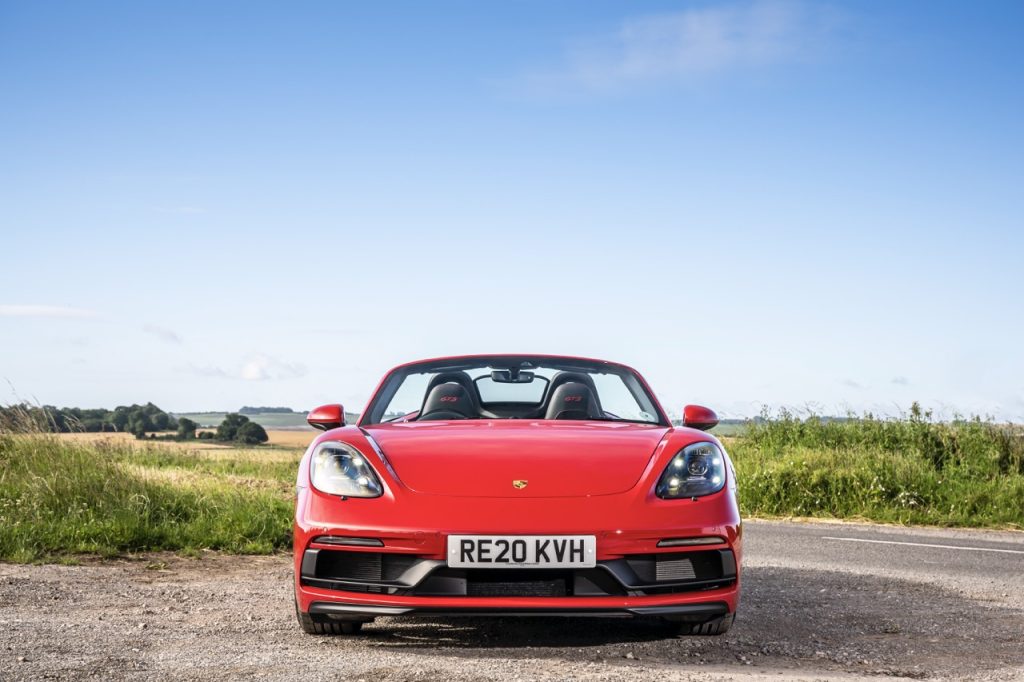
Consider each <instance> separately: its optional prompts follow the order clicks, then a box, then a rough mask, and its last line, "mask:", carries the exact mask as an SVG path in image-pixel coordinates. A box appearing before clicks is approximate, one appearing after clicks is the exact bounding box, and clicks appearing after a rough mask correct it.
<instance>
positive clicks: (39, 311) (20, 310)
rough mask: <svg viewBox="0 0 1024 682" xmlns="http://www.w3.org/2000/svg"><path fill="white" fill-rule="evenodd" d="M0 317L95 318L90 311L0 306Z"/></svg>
mask: <svg viewBox="0 0 1024 682" xmlns="http://www.w3.org/2000/svg"><path fill="white" fill-rule="evenodd" d="M0 317H57V318H65V319H74V318H90V317H96V313H95V312H93V311H92V310H84V309H82V308H68V307H64V306H58V305H0Z"/></svg>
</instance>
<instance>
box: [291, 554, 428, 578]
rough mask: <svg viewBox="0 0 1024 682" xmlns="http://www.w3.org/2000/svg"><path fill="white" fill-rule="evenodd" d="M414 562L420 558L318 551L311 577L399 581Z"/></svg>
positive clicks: (400, 555)
mask: <svg viewBox="0 0 1024 682" xmlns="http://www.w3.org/2000/svg"><path fill="white" fill-rule="evenodd" d="M417 561H419V557H416V556H412V555H409V554H388V553H383V552H346V551H335V550H320V552H318V556H317V560H316V569H315V572H314V574H313V576H311V577H315V578H323V579H327V580H332V579H333V580H357V581H365V582H390V581H393V580H398V578H399V577H401V575H402V574H403V573H405V571H406V570H408V569H409V568H410V567H411V566H412V565H413V564H415V563H416V562H417Z"/></svg>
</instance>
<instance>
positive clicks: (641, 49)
mask: <svg viewBox="0 0 1024 682" xmlns="http://www.w3.org/2000/svg"><path fill="white" fill-rule="evenodd" d="M838 23H839V19H838V15H837V13H836V12H835V11H834V10H833V9H832V8H830V7H828V6H826V5H821V4H810V3H803V2H797V1H786V0H762V1H759V2H751V3H743V4H734V5H716V6H712V7H705V8H694V9H687V10H684V11H682V12H675V13H670V14H657V15H649V16H642V17H637V18H633V19H628V20H626V21H625V22H623V24H622V25H621V27H620V28H619V30H618V31H617V32H615V33H614V34H612V35H608V36H604V37H600V38H592V39H590V40H586V41H580V42H577V43H576V44H574V45H573V46H572V47H570V48H569V49H567V50H566V54H565V55H564V60H563V61H564V63H563V65H562V66H561V67H559V68H557V69H555V70H554V71H553V72H549V73H542V74H535V75H533V76H530V77H528V78H527V79H526V80H527V83H526V84H527V86H528V88H529V89H530V90H533V91H539V92H541V93H544V92H547V93H552V92H564V91H565V90H573V89H581V90H584V91H592V92H610V91H616V90H620V89H622V88H625V87H629V86H633V85H638V84H644V83H652V82H664V81H683V80H691V79H695V78H698V77H704V76H708V75H713V74H718V73H722V72H726V71H732V70H738V69H750V68H758V67H764V66H771V65H775V64H780V63H785V62H794V61H798V60H802V59H806V58H808V57H809V56H811V55H813V54H815V53H817V52H819V51H820V50H821V48H822V46H823V45H824V44H825V43H826V42H827V40H828V39H829V38H830V37H831V36H832V34H833V33H834V31H835V28H836V26H837V25H838Z"/></svg>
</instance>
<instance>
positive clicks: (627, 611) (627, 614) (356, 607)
mask: <svg viewBox="0 0 1024 682" xmlns="http://www.w3.org/2000/svg"><path fill="white" fill-rule="evenodd" d="M309 613H310V614H311V615H314V616H325V617H327V618H330V619H332V620H371V619H373V618H377V617H380V616H403V617H419V618H456V617H463V616H469V617H481V616H485V617H502V618H504V617H508V616H518V617H522V616H525V617H538V616H540V617H545V616H548V617H550V616H555V617H558V616H562V617H567V618H650V617H658V618H670V619H673V620H685V621H692V622H694V623H699V622H706V621H709V620H711V619H713V618H718V617H719V616H724V615H726V614H728V613H729V607H728V606H727V605H726V604H725V603H724V602H710V603H707V604H677V605H672V606H634V607H629V608H622V609H575V608H523V609H515V608H485V609H481V608H465V609H452V608H436V607H416V606H370V605H364V604H337V603H334V602H313V603H312V604H310V606H309Z"/></svg>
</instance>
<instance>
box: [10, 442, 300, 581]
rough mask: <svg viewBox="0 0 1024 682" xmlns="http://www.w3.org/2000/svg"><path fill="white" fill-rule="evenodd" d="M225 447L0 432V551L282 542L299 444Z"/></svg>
mask: <svg viewBox="0 0 1024 682" xmlns="http://www.w3.org/2000/svg"><path fill="white" fill-rule="evenodd" d="M228 452H232V453H234V456H232V457H225V456H224V454H225V451H223V450H218V451H216V453H215V456H214V455H206V454H205V453H203V452H201V451H199V452H185V451H176V450H173V449H171V448H161V447H159V446H150V447H142V448H140V447H138V446H136V445H134V444H132V443H130V442H121V443H118V442H84V441H73V440H67V439H61V438H59V437H57V436H50V435H42V434H30V435H21V434H0V559H5V560H9V561H34V560H40V559H55V558H60V557H62V556H68V555H73V554H79V553H86V554H97V555H101V556H110V555H117V554H122V553H126V552H135V551H142V550H185V551H190V552H195V551H198V550H202V549H219V550H226V551H229V552H239V553H268V552H272V551H274V550H277V549H283V548H285V547H287V546H288V545H289V543H290V538H291V512H292V495H293V486H294V475H295V465H296V462H297V461H298V458H299V457H300V456H301V451H296V452H295V453H294V455H292V456H285V457H284V458H282V457H281V456H280V455H278V456H277V457H276V458H274V459H272V460H270V461H261V459H260V458H261V457H264V456H265V455H263V453H257V454H248V455H247V454H246V452H247V451H244V450H239V451H228Z"/></svg>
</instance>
